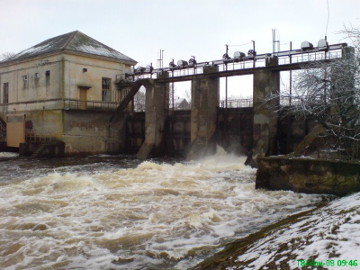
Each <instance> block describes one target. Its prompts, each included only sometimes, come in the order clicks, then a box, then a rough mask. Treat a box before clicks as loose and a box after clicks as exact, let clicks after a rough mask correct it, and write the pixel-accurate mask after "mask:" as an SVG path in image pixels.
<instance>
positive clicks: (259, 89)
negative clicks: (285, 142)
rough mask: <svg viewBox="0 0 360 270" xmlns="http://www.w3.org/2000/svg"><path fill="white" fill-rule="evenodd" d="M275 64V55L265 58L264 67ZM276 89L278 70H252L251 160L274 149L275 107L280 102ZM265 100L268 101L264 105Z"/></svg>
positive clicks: (277, 89) (278, 77)
mask: <svg viewBox="0 0 360 270" xmlns="http://www.w3.org/2000/svg"><path fill="white" fill-rule="evenodd" d="M277 65H278V58H277V57H276V56H272V57H268V58H267V59H266V67H274V66H277ZM278 91H280V72H279V71H272V70H271V69H259V70H255V71H254V92H253V99H254V126H253V153H252V159H253V160H256V159H257V158H258V157H264V156H266V155H271V154H272V153H275V151H276V133H277V122H278V115H277V108H278V106H279V103H280V100H279V95H278ZM265 101H268V102H267V103H266V105H265Z"/></svg>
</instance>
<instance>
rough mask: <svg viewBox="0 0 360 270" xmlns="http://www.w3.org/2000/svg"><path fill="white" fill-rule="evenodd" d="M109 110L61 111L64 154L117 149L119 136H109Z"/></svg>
mask: <svg viewBox="0 0 360 270" xmlns="http://www.w3.org/2000/svg"><path fill="white" fill-rule="evenodd" d="M111 115H112V113H111V112H92V111H86V110H69V111H63V122H64V130H63V136H62V141H63V142H65V153H66V154H84V153H106V152H118V151H119V144H120V143H119V137H117V136H116V133H113V134H114V135H113V137H109V119H110V117H111Z"/></svg>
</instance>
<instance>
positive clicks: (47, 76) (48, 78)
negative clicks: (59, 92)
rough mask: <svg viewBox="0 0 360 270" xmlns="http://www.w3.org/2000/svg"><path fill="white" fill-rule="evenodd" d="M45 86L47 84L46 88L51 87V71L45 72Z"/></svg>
mask: <svg viewBox="0 0 360 270" xmlns="http://www.w3.org/2000/svg"><path fill="white" fill-rule="evenodd" d="M45 84H46V86H49V85H50V70H47V71H46V72H45Z"/></svg>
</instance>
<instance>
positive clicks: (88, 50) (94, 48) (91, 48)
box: [2, 31, 137, 65]
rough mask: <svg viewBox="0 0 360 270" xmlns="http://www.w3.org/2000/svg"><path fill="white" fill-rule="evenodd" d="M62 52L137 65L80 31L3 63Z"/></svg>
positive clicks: (55, 39) (58, 37)
mask: <svg viewBox="0 0 360 270" xmlns="http://www.w3.org/2000/svg"><path fill="white" fill-rule="evenodd" d="M61 51H68V52H78V53H85V54H89V55H95V56H100V57H106V58H110V59H112V60H117V61H121V62H125V63H127V64H130V65H135V64H136V63H137V62H136V61H135V60H134V59H132V58H130V57H128V56H126V55H125V54H122V53H121V52H118V51H116V50H114V49H112V48H110V47H108V46H106V45H105V44H103V43H101V42H99V41H97V40H95V39H93V38H91V37H89V36H87V35H85V34H84V33H82V32H80V31H74V32H70V33H67V34H64V35H60V36H57V37H53V38H50V39H48V40H45V41H43V42H41V43H39V44H37V45H35V46H33V47H31V48H29V49H27V50H24V51H22V52H20V53H18V54H16V55H14V56H13V57H10V58H9V59H7V60H5V61H3V62H2V63H4V62H13V61H21V60H26V59H28V58H33V57H36V56H40V55H43V54H49V53H55V52H61Z"/></svg>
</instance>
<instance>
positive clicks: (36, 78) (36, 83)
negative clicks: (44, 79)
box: [34, 73, 40, 87]
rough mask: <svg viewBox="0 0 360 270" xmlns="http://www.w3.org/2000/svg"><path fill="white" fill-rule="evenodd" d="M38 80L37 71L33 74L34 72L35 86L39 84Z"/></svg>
mask: <svg viewBox="0 0 360 270" xmlns="http://www.w3.org/2000/svg"><path fill="white" fill-rule="evenodd" d="M39 80H40V74H39V73H35V74H34V82H35V87H38V86H39Z"/></svg>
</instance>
